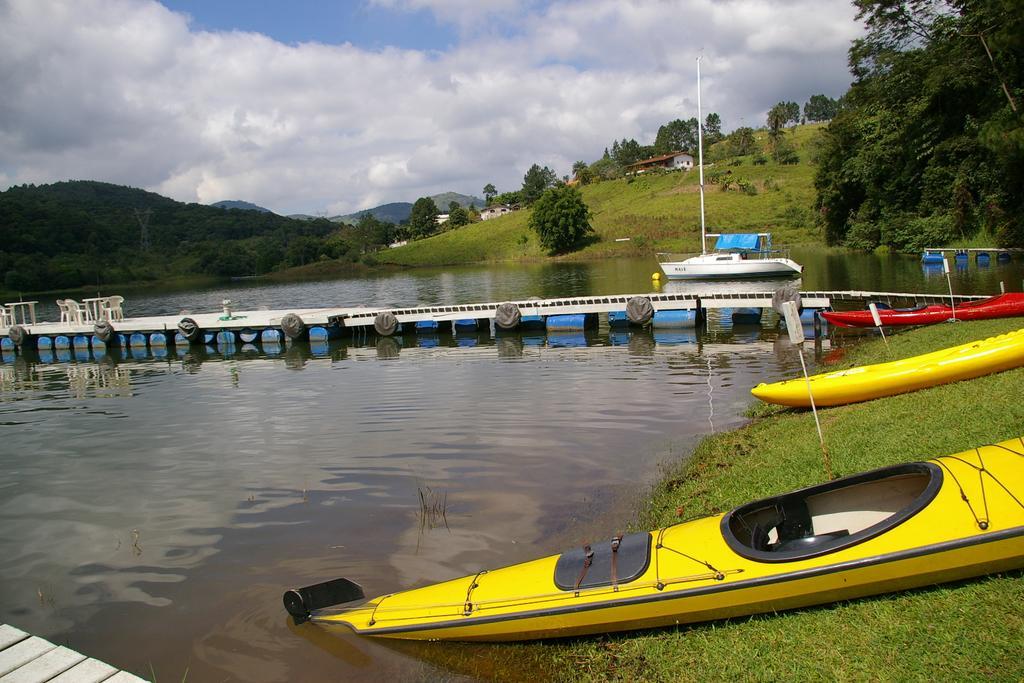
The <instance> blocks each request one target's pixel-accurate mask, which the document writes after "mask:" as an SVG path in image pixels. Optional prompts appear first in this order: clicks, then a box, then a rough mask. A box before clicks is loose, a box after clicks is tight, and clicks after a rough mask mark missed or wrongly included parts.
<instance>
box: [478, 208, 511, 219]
mask: <svg viewBox="0 0 1024 683" xmlns="http://www.w3.org/2000/svg"><path fill="white" fill-rule="evenodd" d="M511 212H512V207H511V206H508V205H506V204H495V205H494V206H488V207H487V208H486V209H481V210H480V220H482V221H485V220H487V219H488V218H497V217H498V216H504V215H505V214H506V213H511Z"/></svg>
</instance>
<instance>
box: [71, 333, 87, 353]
mask: <svg viewBox="0 0 1024 683" xmlns="http://www.w3.org/2000/svg"><path fill="white" fill-rule="evenodd" d="M90 336H91V335H87V334H76V335H75V336H74V337H73V338H72V339H71V345H72V346H74V347H75V348H76V349H85V350H86V351H88V350H89V338H90Z"/></svg>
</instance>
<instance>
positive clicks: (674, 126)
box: [629, 118, 697, 163]
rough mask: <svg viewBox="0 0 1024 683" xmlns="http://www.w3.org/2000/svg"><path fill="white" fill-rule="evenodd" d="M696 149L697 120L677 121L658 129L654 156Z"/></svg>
mask: <svg viewBox="0 0 1024 683" xmlns="http://www.w3.org/2000/svg"><path fill="white" fill-rule="evenodd" d="M696 149H697V119H696V118H691V119H687V120H686V121H683V120H682V119H676V120H675V121H669V122H668V123H666V124H665V125H663V126H661V127H660V128H658V135H657V136H656V137H655V138H654V149H653V150H652V152H653V153H654V154H669V153H670V152H681V151H691V150H696ZM634 161H639V159H634ZM629 163H633V162H632V161H631V162H629Z"/></svg>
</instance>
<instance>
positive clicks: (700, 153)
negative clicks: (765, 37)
mask: <svg viewBox="0 0 1024 683" xmlns="http://www.w3.org/2000/svg"><path fill="white" fill-rule="evenodd" d="M703 58H704V55H701V56H700V57H697V169H698V172H699V174H700V253H701V256H703V255H704V254H706V253H708V250H707V247H706V246H704V243H705V241H706V239H707V238H706V237H705V236H704V234H705V227H704V134H703V129H704V124H703V123H701V111H700V60H701V59H703Z"/></svg>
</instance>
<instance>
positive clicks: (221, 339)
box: [216, 330, 235, 346]
mask: <svg viewBox="0 0 1024 683" xmlns="http://www.w3.org/2000/svg"><path fill="white" fill-rule="evenodd" d="M216 341H217V346H234V345H235V331H234V330H220V331H218V332H217V337H216Z"/></svg>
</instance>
